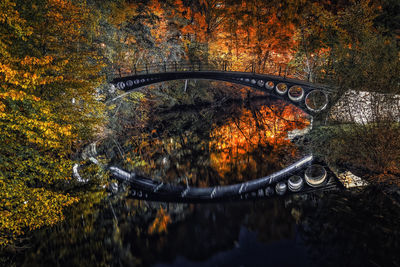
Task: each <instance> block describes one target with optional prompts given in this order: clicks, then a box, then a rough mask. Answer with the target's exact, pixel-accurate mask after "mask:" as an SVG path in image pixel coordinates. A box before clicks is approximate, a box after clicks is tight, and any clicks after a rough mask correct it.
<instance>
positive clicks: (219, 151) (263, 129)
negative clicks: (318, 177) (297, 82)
mask: <svg viewBox="0 0 400 267" xmlns="http://www.w3.org/2000/svg"><path fill="white" fill-rule="evenodd" d="M275 108H276V107H274V106H272V107H266V106H263V107H261V109H260V110H259V114H258V116H259V119H258V120H257V121H256V120H255V119H254V116H253V114H251V111H249V110H245V111H243V113H242V115H241V116H240V118H238V119H231V120H230V122H229V123H228V124H225V125H223V126H221V127H218V128H216V129H214V131H213V132H212V133H211V137H212V138H213V141H211V142H210V148H213V149H212V150H211V166H212V167H213V168H215V169H216V170H217V171H218V173H219V175H220V176H221V177H225V176H226V174H227V173H228V172H229V171H230V170H231V169H232V166H233V165H234V164H235V163H236V162H246V164H239V165H238V166H236V168H239V172H238V173H239V175H240V173H242V172H243V170H244V169H245V168H252V169H256V168H257V162H255V160H254V159H253V158H252V156H250V155H251V153H252V152H253V151H254V150H255V149H257V148H258V147H270V148H271V152H270V155H271V157H273V156H274V154H278V152H279V151H281V150H285V151H286V152H285V153H286V154H291V156H295V155H296V154H297V149H296V147H295V146H294V145H292V143H291V141H290V140H289V139H287V135H288V131H292V130H294V129H304V128H305V127H307V126H308V125H309V121H308V120H307V119H306V118H304V117H298V116H299V114H298V112H299V111H296V110H295V108H293V107H292V106H285V108H284V110H283V111H282V112H281V114H277V112H274V110H275ZM295 117H297V118H295ZM260 124H262V125H260ZM238 178H239V179H245V178H246V177H238Z"/></svg>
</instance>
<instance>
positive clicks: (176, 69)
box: [174, 61, 178, 72]
mask: <svg viewBox="0 0 400 267" xmlns="http://www.w3.org/2000/svg"><path fill="white" fill-rule="evenodd" d="M174 64H175V72H177V71H178V66H177V64H176V61H174Z"/></svg>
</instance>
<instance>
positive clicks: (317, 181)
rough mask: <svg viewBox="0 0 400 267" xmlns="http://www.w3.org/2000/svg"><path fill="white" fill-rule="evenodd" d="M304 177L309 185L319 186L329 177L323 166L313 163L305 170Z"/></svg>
mask: <svg viewBox="0 0 400 267" xmlns="http://www.w3.org/2000/svg"><path fill="white" fill-rule="evenodd" d="M304 179H305V180H306V183H307V184H308V185H309V186H312V187H319V186H322V185H324V182H325V181H326V179H327V172H326V170H325V168H324V167H323V166H321V165H318V164H313V165H311V166H310V167H308V168H307V169H306V171H305V172H304Z"/></svg>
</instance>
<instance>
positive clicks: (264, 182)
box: [110, 156, 339, 203]
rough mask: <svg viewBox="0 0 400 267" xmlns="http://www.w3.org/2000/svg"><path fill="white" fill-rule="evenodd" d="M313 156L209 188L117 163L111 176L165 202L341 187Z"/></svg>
mask: <svg viewBox="0 0 400 267" xmlns="http://www.w3.org/2000/svg"><path fill="white" fill-rule="evenodd" d="M312 162H313V157H312V156H307V157H304V158H303V159H301V160H300V161H298V162H296V163H294V164H292V165H290V166H288V167H286V168H284V169H282V170H281V171H279V172H276V173H274V174H271V175H268V176H266V177H262V178H259V179H256V180H251V181H248V182H245V183H240V184H234V185H226V186H215V187H206V188H196V187H189V186H187V187H183V186H176V185H171V184H164V183H163V182H158V181H155V180H153V179H149V178H146V177H143V176H140V175H137V174H136V173H128V172H126V171H124V170H122V169H120V168H118V167H114V166H112V167H110V171H111V173H112V176H113V177H114V178H116V179H118V180H119V181H122V182H127V183H128V184H129V185H130V186H131V191H130V192H131V193H130V196H132V197H134V198H137V199H144V200H151V201H164V202H188V203H199V202H217V201H229V200H249V199H260V198H261V199H263V198H269V197H274V196H277V195H280V196H282V195H285V194H306V193H310V192H313V191H320V190H332V189H337V188H339V182H338V180H337V179H336V178H335V176H334V175H333V174H332V173H331V172H330V171H329V170H328V171H327V170H326V169H325V168H324V167H323V166H321V165H319V164H311V163H312Z"/></svg>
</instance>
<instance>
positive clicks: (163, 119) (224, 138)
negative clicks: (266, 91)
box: [113, 100, 309, 186]
mask: <svg viewBox="0 0 400 267" xmlns="http://www.w3.org/2000/svg"><path fill="white" fill-rule="evenodd" d="M308 124H309V121H308V120H307V119H306V117H305V114H304V113H302V112H301V111H299V110H297V109H296V108H295V107H293V106H290V105H287V104H285V103H283V102H282V101H277V100H262V101H254V102H253V101H252V102H250V103H249V104H248V105H244V104H240V103H239V104H237V103H236V104H235V103H232V104H230V105H227V106H224V107H219V108H203V109H199V110H193V109H191V110H183V111H182V110H177V111H170V112H164V113H157V114H150V117H149V119H148V120H147V121H146V123H145V124H143V123H140V125H141V126H140V125H138V127H133V128H131V130H130V131H129V133H124V135H126V136H129V138H128V139H126V140H124V138H123V137H121V136H120V138H119V140H120V141H119V142H120V143H121V144H124V145H123V146H121V148H118V149H117V150H116V149H114V150H115V151H116V152H114V154H113V156H114V159H113V161H114V162H115V163H116V164H120V165H121V162H123V164H124V168H126V169H128V170H135V171H140V172H142V173H144V174H146V175H149V176H152V177H156V178H158V179H162V180H164V181H169V182H183V183H186V179H187V181H188V182H189V184H190V185H195V186H210V185H218V184H230V183H235V182H239V181H243V180H246V179H248V180H250V179H255V178H258V177H261V176H264V175H267V174H270V173H272V172H274V171H277V170H279V169H281V168H282V167H284V166H285V165H287V164H288V163H289V162H290V161H293V159H294V158H295V157H296V156H298V154H299V152H298V151H297V148H296V146H295V145H293V144H292V143H291V142H290V140H288V139H287V133H288V131H291V130H294V129H302V128H304V127H306V126H307V125H308ZM119 150H123V153H121V152H120V151H119ZM122 154H123V157H121V156H118V155H122Z"/></svg>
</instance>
